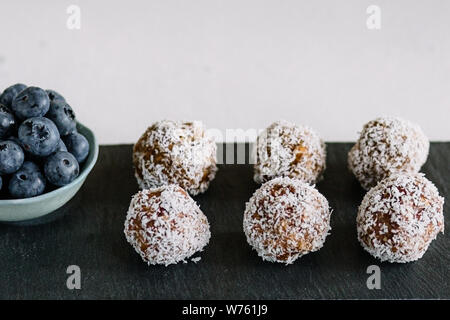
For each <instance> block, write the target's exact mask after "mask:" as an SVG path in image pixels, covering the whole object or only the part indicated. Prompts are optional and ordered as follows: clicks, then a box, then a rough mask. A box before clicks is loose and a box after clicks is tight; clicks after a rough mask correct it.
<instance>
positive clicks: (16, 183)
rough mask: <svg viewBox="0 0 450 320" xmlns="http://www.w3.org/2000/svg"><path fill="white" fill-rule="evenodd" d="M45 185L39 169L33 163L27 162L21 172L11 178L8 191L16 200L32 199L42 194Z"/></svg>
mask: <svg viewBox="0 0 450 320" xmlns="http://www.w3.org/2000/svg"><path fill="white" fill-rule="evenodd" d="M45 184H46V182H45V178H44V175H43V174H42V173H41V171H40V170H39V167H38V166H37V165H36V164H34V163H33V162H31V161H25V162H24V163H23V166H22V167H21V168H20V169H19V171H17V172H16V173H14V174H13V175H12V176H11V179H10V180H9V186H8V189H9V193H10V195H11V196H12V197H14V198H19V199H22V198H30V197H35V196H38V195H40V194H42V193H43V192H44V190H45Z"/></svg>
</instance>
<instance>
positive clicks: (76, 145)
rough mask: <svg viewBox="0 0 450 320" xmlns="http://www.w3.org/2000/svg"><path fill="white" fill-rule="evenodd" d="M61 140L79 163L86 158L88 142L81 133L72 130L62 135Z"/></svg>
mask: <svg viewBox="0 0 450 320" xmlns="http://www.w3.org/2000/svg"><path fill="white" fill-rule="evenodd" d="M63 141H64V143H65V144H66V147H67V150H68V151H69V152H70V153H71V154H73V155H74V157H75V159H77V161H78V162H79V163H82V162H83V161H84V160H86V158H87V156H88V154H89V142H88V141H87V139H86V138H85V137H84V136H83V135H81V134H79V133H78V132H73V133H71V134H69V135H67V136H65V137H63Z"/></svg>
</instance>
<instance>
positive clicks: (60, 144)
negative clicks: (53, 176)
mask: <svg viewBox="0 0 450 320" xmlns="http://www.w3.org/2000/svg"><path fill="white" fill-rule="evenodd" d="M59 151H67V147H66V145H65V143H64V141H62V140H61V139H59V142H58V147H57V148H56V150H55V152H59Z"/></svg>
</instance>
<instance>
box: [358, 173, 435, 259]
mask: <svg viewBox="0 0 450 320" xmlns="http://www.w3.org/2000/svg"><path fill="white" fill-rule="evenodd" d="M443 205H444V198H442V197H440V196H439V192H438V190H437V189H436V187H435V186H434V184H433V183H432V182H431V181H429V180H427V179H426V178H425V177H424V175H423V174H420V173H407V174H404V173H401V174H394V175H392V176H390V177H388V178H386V179H384V180H381V181H380V182H379V183H378V184H377V185H376V186H375V187H374V188H372V189H370V191H369V192H367V194H366V196H365V197H364V199H363V201H362V203H361V205H360V206H359V210H358V216H357V219H356V223H357V231H358V240H359V242H360V243H361V245H362V246H363V248H364V249H365V250H366V251H368V252H369V253H370V254H371V255H373V256H374V257H376V258H378V259H380V260H381V261H389V262H410V261H415V260H418V259H420V258H421V257H422V256H423V254H424V253H425V251H426V250H427V248H428V246H429V245H430V243H431V241H433V239H435V238H436V237H437V235H438V233H439V232H444V215H443Z"/></svg>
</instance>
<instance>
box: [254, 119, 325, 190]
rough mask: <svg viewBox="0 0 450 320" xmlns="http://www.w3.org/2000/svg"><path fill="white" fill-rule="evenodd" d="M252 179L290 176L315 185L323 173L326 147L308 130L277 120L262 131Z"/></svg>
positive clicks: (255, 148) (261, 181) (257, 181)
mask: <svg viewBox="0 0 450 320" xmlns="http://www.w3.org/2000/svg"><path fill="white" fill-rule="evenodd" d="M253 154H254V157H255V160H256V163H255V167H254V180H255V182H256V183H263V182H266V181H269V180H271V179H273V178H276V177H290V178H296V179H300V180H302V181H304V182H306V183H310V184H314V183H316V182H317V181H318V180H319V178H320V177H321V175H322V173H323V171H324V170H325V144H324V143H323V141H322V139H321V138H320V137H319V136H318V135H317V134H316V133H315V132H314V131H313V130H312V129H311V128H308V127H304V126H297V125H295V124H292V123H289V122H287V121H277V122H275V123H273V124H271V125H270V126H269V127H268V128H267V129H266V130H264V131H263V132H262V133H261V134H260V135H259V136H258V139H257V141H256V145H255V147H254V150H253Z"/></svg>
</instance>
